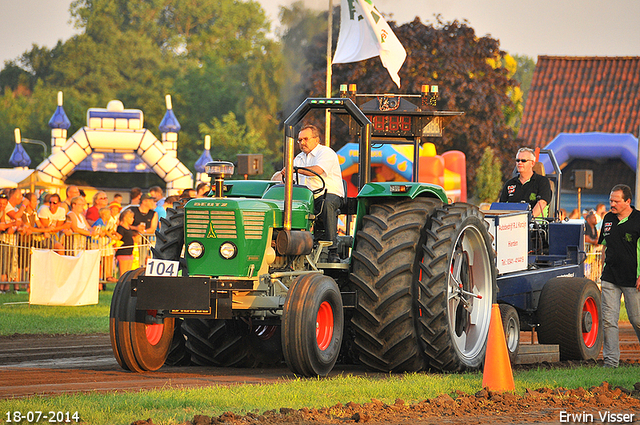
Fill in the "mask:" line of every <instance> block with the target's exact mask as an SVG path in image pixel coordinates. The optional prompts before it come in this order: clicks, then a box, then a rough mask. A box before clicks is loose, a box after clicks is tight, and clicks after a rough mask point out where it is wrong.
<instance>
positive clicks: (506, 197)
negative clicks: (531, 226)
mask: <svg viewBox="0 0 640 425" xmlns="http://www.w3.org/2000/svg"><path fill="white" fill-rule="evenodd" d="M535 163H536V155H535V152H534V151H533V149H529V148H520V149H519V150H518V153H517V154H516V166H517V168H518V175H517V176H515V177H513V178H512V179H509V180H507V182H506V183H505V185H504V187H503V188H502V192H500V202H526V203H528V204H529V205H530V207H531V211H532V214H533V216H534V217H541V216H547V215H548V214H547V213H546V210H547V208H546V207H547V205H549V202H551V185H550V184H549V180H548V179H547V178H546V177H545V176H541V175H540V174H536V173H535V172H534V171H533V166H534V165H535Z"/></svg>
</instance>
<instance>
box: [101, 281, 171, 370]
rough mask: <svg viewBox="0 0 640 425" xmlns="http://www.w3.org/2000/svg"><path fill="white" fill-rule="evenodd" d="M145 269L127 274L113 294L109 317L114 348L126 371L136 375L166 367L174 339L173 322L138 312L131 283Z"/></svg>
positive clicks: (153, 311) (151, 311)
mask: <svg viewBox="0 0 640 425" xmlns="http://www.w3.org/2000/svg"><path fill="white" fill-rule="evenodd" d="M143 272H144V268H139V269H137V270H134V271H131V272H127V273H125V274H124V275H123V276H122V277H121V278H120V280H119V281H118V283H117V284H116V287H115V289H114V291H113V298H112V300H111V310H110V317H109V334H110V339H111V348H112V349H113V353H114V355H115V357H116V360H117V361H118V363H119V364H120V366H121V367H122V368H123V369H126V370H131V371H134V372H146V371H153V370H158V369H160V368H161V367H162V365H163V364H164V362H165V360H166V358H167V355H168V354H169V349H170V346H171V341H172V339H173V328H174V323H175V322H174V319H173V318H164V319H162V320H160V319H157V318H156V314H157V312H156V311H155V310H146V311H144V310H140V311H138V310H136V302H137V300H136V298H135V297H132V296H131V279H134V278H137V277H138V276H140V275H141V274H142V273H143Z"/></svg>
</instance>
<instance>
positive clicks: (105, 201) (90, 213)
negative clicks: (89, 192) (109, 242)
mask: <svg viewBox="0 0 640 425" xmlns="http://www.w3.org/2000/svg"><path fill="white" fill-rule="evenodd" d="M107 205H109V198H107V194H106V193H105V192H96V194H95V195H93V205H92V206H91V207H89V208H88V209H87V215H86V217H87V222H88V223H89V225H91V226H93V223H95V221H96V220H98V219H99V218H100V212H99V211H100V209H101V208H105V207H106V206H107Z"/></svg>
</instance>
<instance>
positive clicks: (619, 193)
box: [598, 184, 640, 367]
mask: <svg viewBox="0 0 640 425" xmlns="http://www.w3.org/2000/svg"><path fill="white" fill-rule="evenodd" d="M609 204H610V205H611V211H610V212H609V213H607V214H606V215H605V216H604V219H603V225H602V233H600V238H599V239H598V242H599V243H600V244H602V245H604V246H605V259H604V269H603V271H602V279H601V280H602V282H601V287H602V318H603V330H604V345H603V348H602V356H603V357H604V366H605V367H618V364H619V362H620V344H619V339H618V334H619V331H618V319H619V317H620V301H621V298H622V295H624V303H625V306H626V308H627V316H628V317H629V322H631V326H633V329H634V330H635V332H636V336H637V337H638V341H640V276H639V273H638V263H639V259H638V257H639V256H640V251H639V248H638V247H639V243H640V211H638V210H636V209H635V207H633V206H632V205H631V188H629V186H627V185H624V184H619V185H616V186H614V187H613V189H611V194H610V195H609Z"/></svg>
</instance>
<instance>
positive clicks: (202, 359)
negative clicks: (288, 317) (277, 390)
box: [182, 319, 282, 367]
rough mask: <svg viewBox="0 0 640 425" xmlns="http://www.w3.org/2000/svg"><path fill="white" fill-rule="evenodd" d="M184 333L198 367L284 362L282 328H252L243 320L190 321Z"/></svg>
mask: <svg viewBox="0 0 640 425" xmlns="http://www.w3.org/2000/svg"><path fill="white" fill-rule="evenodd" d="M182 332H183V333H184V335H185V337H186V343H185V347H186V350H187V352H188V353H189V355H190V358H191V362H192V363H193V364H196V365H201V366H220V367H258V366H269V365H273V364H277V363H278V362H280V361H282V351H281V347H280V346H281V343H280V327H279V326H262V325H260V326H249V324H247V323H245V322H244V321H242V320H241V319H229V320H222V319H213V320H212V319H187V320H185V321H184V323H183V324H182Z"/></svg>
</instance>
